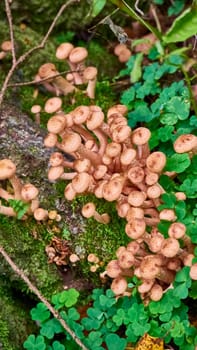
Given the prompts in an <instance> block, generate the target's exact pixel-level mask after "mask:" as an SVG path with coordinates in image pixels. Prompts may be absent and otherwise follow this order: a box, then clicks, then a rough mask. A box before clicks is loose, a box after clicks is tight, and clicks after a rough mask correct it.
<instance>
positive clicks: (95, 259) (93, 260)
mask: <svg viewBox="0 0 197 350" xmlns="http://www.w3.org/2000/svg"><path fill="white" fill-rule="evenodd" d="M87 260H88V262H90V263H94V264H97V263H98V262H99V258H98V257H97V256H96V255H95V254H93V253H90V254H88V257H87Z"/></svg>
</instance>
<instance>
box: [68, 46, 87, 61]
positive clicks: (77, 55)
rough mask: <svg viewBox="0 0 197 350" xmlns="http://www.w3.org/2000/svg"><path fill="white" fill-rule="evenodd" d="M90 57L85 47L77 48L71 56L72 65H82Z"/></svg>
mask: <svg viewBox="0 0 197 350" xmlns="http://www.w3.org/2000/svg"><path fill="white" fill-rule="evenodd" d="M87 56H88V51H87V50H86V49H85V47H80V46H78V47H75V48H74V49H73V50H72V51H71V53H70V55H69V60H70V62H71V63H80V62H82V61H84V60H85V59H86V57H87Z"/></svg>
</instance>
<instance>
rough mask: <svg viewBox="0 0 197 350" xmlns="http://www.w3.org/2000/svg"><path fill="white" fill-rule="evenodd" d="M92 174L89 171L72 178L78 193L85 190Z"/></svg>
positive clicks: (73, 185)
mask: <svg viewBox="0 0 197 350" xmlns="http://www.w3.org/2000/svg"><path fill="white" fill-rule="evenodd" d="M90 179H91V177H90V175H89V174H88V173H85V172H83V173H79V174H77V175H76V176H75V177H74V178H73V179H72V187H73V189H74V190H75V191H76V192H77V193H83V192H85V191H86V190H87V189H88V187H89V183H90Z"/></svg>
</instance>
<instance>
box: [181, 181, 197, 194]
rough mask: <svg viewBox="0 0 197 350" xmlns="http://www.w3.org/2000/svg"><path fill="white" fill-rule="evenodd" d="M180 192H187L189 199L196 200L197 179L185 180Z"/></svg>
mask: <svg viewBox="0 0 197 350" xmlns="http://www.w3.org/2000/svg"><path fill="white" fill-rule="evenodd" d="M179 190H180V191H182V192H185V194H186V196H187V197H188V198H195V197H196V195H197V179H195V178H194V179H191V178H187V179H185V180H184V181H183V183H182V185H181V186H180V187H179Z"/></svg>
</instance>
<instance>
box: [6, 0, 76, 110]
mask: <svg viewBox="0 0 197 350" xmlns="http://www.w3.org/2000/svg"><path fill="white" fill-rule="evenodd" d="M79 1H80V0H69V1H67V3H66V4H64V5H62V6H61V7H60V9H59V11H58V13H57V15H56V16H55V18H54V19H53V21H52V23H51V25H50V27H49V29H48V31H47V33H46V34H45V36H44V38H43V39H42V41H41V43H40V44H39V45H37V46H35V47H33V48H31V49H30V50H29V51H27V52H25V53H24V54H23V55H21V56H20V57H19V58H18V59H17V60H16V62H15V63H14V62H13V63H12V67H11V68H10V70H9V72H8V74H7V76H6V78H5V80H4V83H3V86H2V89H1V91H0V106H1V104H2V102H3V99H4V95H5V92H6V90H7V87H8V83H9V81H10V79H11V77H12V75H13V73H14V71H15V70H16V68H17V67H18V65H20V64H21V63H22V62H23V61H25V60H26V58H27V57H28V56H30V55H31V54H32V53H33V52H34V51H36V50H39V49H43V48H44V46H45V44H46V41H47V39H48V37H49V35H50V34H51V32H52V30H53V28H54V27H55V24H56V22H57V20H58V18H59V17H60V16H61V14H62V13H63V11H64V10H65V9H66V8H67V7H68V6H70V5H71V4H72V3H74V2H79ZM5 4H6V13H7V17H8V18H9V20H10V21H11V27H10V29H11V30H12V17H11V16H9V15H8V12H7V5H8V7H9V10H8V11H10V6H9V2H8V0H5ZM10 13H11V12H10ZM10 34H11V33H10Z"/></svg>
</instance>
